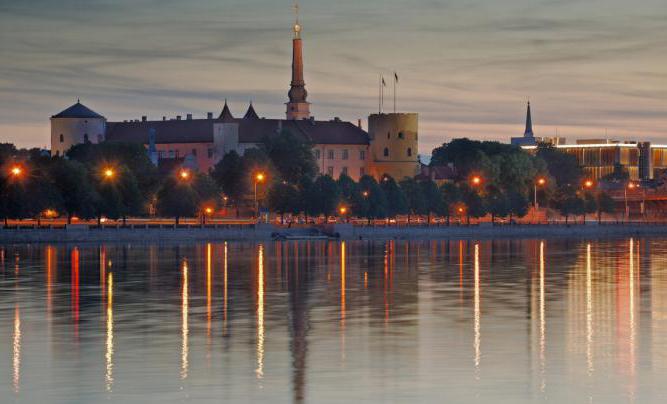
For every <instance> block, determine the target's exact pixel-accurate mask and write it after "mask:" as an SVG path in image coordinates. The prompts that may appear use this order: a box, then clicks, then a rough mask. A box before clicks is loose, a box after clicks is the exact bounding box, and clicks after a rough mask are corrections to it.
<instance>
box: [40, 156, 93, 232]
mask: <svg viewBox="0 0 667 404" xmlns="http://www.w3.org/2000/svg"><path fill="white" fill-rule="evenodd" d="M51 175H52V178H53V183H54V185H55V187H56V188H57V189H58V191H59V193H60V195H61V197H62V207H63V209H64V211H65V213H66V214H67V219H68V221H70V220H71V218H72V217H73V216H78V217H80V218H82V219H91V218H93V217H95V213H96V212H95V206H96V203H97V201H98V199H99V194H98V193H97V192H96V190H95V187H94V186H93V184H92V183H91V181H90V176H89V175H88V171H87V170H86V167H85V166H84V165H83V164H82V163H79V162H77V161H73V160H65V159H62V158H59V159H55V160H54V161H53V165H52V166H51Z"/></svg>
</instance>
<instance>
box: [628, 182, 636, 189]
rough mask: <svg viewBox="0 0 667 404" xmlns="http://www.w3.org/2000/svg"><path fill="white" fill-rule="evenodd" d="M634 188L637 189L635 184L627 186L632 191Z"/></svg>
mask: <svg viewBox="0 0 667 404" xmlns="http://www.w3.org/2000/svg"><path fill="white" fill-rule="evenodd" d="M636 187H637V184H635V183H634V182H631V183H629V184H628V188H629V189H634V188H636Z"/></svg>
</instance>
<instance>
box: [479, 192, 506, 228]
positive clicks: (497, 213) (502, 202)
mask: <svg viewBox="0 0 667 404" xmlns="http://www.w3.org/2000/svg"><path fill="white" fill-rule="evenodd" d="M484 205H485V207H486V211H487V212H488V213H490V214H491V223H495V221H496V217H505V216H507V215H509V213H510V202H509V200H508V198H507V195H506V194H505V193H503V192H501V191H500V190H499V189H498V188H496V187H492V188H490V189H489V191H488V192H487V193H486V195H485V197H484Z"/></svg>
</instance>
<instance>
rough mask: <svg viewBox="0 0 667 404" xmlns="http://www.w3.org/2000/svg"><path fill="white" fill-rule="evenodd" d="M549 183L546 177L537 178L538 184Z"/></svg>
mask: <svg viewBox="0 0 667 404" xmlns="http://www.w3.org/2000/svg"><path fill="white" fill-rule="evenodd" d="M546 183H547V180H546V179H544V178H538V179H537V185H544V184H546Z"/></svg>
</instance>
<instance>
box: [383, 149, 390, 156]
mask: <svg viewBox="0 0 667 404" xmlns="http://www.w3.org/2000/svg"><path fill="white" fill-rule="evenodd" d="M384 156H385V157H389V148H387V147H385V148H384Z"/></svg>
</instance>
